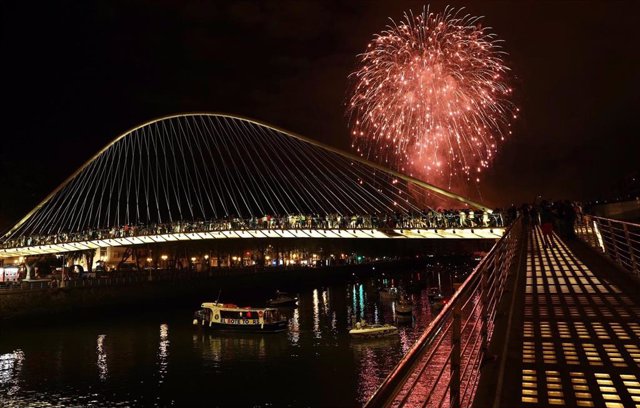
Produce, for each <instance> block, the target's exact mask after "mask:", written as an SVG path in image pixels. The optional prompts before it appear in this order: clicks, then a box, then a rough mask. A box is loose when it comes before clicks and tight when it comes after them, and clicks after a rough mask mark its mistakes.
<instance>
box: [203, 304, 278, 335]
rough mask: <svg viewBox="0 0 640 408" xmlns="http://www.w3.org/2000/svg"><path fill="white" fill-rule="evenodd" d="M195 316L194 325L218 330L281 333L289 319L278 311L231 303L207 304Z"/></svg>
mask: <svg viewBox="0 0 640 408" xmlns="http://www.w3.org/2000/svg"><path fill="white" fill-rule="evenodd" d="M200 307H201V309H200V310H198V311H196V312H195V313H194V315H193V324H194V325H196V326H201V327H208V328H211V329H216V330H227V331H245V332H246V331H248V332H251V331H254V332H281V331H285V330H287V318H286V317H284V316H283V315H282V313H281V312H280V311H278V309H274V308H269V307H266V308H253V307H238V306H237V305H234V304H231V303H218V302H205V303H203V304H202V305H201V306H200Z"/></svg>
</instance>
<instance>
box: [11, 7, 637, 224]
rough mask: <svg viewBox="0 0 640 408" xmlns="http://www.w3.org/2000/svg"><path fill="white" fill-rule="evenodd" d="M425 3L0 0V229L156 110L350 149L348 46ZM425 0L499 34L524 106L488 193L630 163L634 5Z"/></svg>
mask: <svg viewBox="0 0 640 408" xmlns="http://www.w3.org/2000/svg"><path fill="white" fill-rule="evenodd" d="M344 3H347V2H344ZM425 4H426V3H424V2H417V1H367V2H364V1H362V2H355V1H350V2H348V5H345V4H343V2H336V1H328V0H318V1H268V2H267V1H265V2H253V1H229V2H223V1H211V2H205V1H192V2H190V1H177V0H176V1H162V0H149V1H132V0H127V1H114V0H109V1H106V0H102V1H75V2H73V1H49V2H42V4H35V3H34V2H29V1H21V0H20V1H4V2H3V3H2V67H3V72H4V74H3V75H2V80H3V85H2V97H3V100H4V109H3V110H2V114H3V116H4V118H3V129H2V143H0V149H2V152H1V153H2V154H1V155H0V183H1V185H2V191H3V192H4V194H3V199H2V200H0V228H1V227H3V226H5V227H6V226H7V225H8V223H12V222H14V221H16V219H17V218H18V217H20V216H21V215H23V214H24V213H25V212H27V211H28V210H29V209H31V208H32V207H33V206H34V205H35V204H37V202H39V201H40V200H41V199H42V198H43V197H44V196H45V195H46V194H47V193H48V192H50V191H51V190H52V189H53V188H54V187H55V186H56V185H58V184H59V183H60V182H62V181H63V180H64V179H65V178H66V177H67V176H68V175H69V174H70V173H71V172H72V171H73V170H75V169H76V168H77V167H78V166H80V165H81V164H82V163H83V162H84V161H85V160H86V159H88V158H89V157H90V156H91V155H93V154H94V153H95V152H96V151H97V150H99V149H100V148H101V147H103V146H104V145H105V144H107V143H108V142H109V141H110V140H111V139H113V138H114V137H115V136H117V135H118V134H120V133H122V132H123V131H125V130H127V129H128V128H130V127H133V126H135V125H137V124H139V123H141V122H143V121H146V120H149V119H152V118H155V117H158V116H162V115H165V114H170V113H177V112H187V111H213V112H216V111H218V112H228V113H237V114H241V115H245V116H249V117H253V118H256V119H260V120H263V121H266V122H269V123H273V124H275V125H278V126H280V127H283V128H285V129H290V130H292V131H294V132H297V133H300V134H303V135H307V136H309V137H312V138H315V139H318V140H321V141H324V142H327V143H329V144H332V145H336V146H338V147H342V148H347V147H348V146H349V140H348V129H347V119H346V117H345V115H344V103H345V100H346V92H347V86H348V80H347V75H348V74H349V72H351V71H352V70H353V69H354V67H355V65H356V54H358V53H359V52H361V51H362V50H364V48H365V47H366V45H367V43H368V41H369V40H370V39H371V37H372V35H373V34H374V33H375V32H378V31H380V30H381V29H383V28H384V27H385V25H386V24H387V23H388V17H393V18H395V19H396V20H398V19H400V18H401V17H402V14H403V12H404V11H406V10H408V9H413V10H414V11H419V10H421V9H422V7H423V5H425ZM430 4H431V7H432V10H435V11H440V10H442V9H444V7H445V6H446V5H447V4H451V5H456V6H466V7H467V10H468V11H469V12H470V13H472V14H475V15H484V16H485V19H484V24H485V25H488V26H491V27H493V31H494V32H495V33H497V34H498V35H499V36H500V37H501V38H502V39H504V40H505V41H506V43H505V49H506V50H507V51H508V52H509V55H508V56H507V62H508V65H510V66H511V68H512V70H513V74H514V76H515V79H514V81H513V86H514V88H515V100H516V103H517V104H518V106H519V107H520V109H521V117H520V118H519V119H518V121H517V122H516V124H515V130H514V135H513V137H512V138H511V139H509V140H508V141H507V142H506V143H505V144H504V145H502V147H501V149H500V151H499V153H498V156H497V159H496V160H495V162H494V163H493V167H492V169H491V170H490V171H489V172H488V173H486V174H485V176H484V180H485V181H484V182H483V183H482V185H481V191H482V193H483V197H484V200H485V201H486V202H488V203H490V204H494V205H503V204H505V203H510V202H512V201H514V202H522V201H532V200H533V198H534V197H535V196H536V195H537V194H542V195H544V196H545V197H548V198H551V199H555V198H577V199H590V198H594V197H597V196H601V195H606V194H609V192H612V191H614V190H615V189H616V188H617V187H616V186H618V185H620V183H623V182H624V181H625V180H626V179H628V177H629V176H630V175H633V174H637V173H634V172H637V171H638V169H639V168H640V164H639V162H640V160H639V159H640V137H639V136H640V125H639V123H640V121H639V120H640V108H639V106H640V98H639V96H638V95H639V93H640V74H639V73H640V63H639V59H640V57H639V55H640V53H639V52H638V49H639V48H638V40H640V38H639V37H640V36H639V35H638V21H637V20H638V15H639V11H640V8H639V7H638V2H614V1H606V2H605V1H603V2H577V1H572V2H560V1H553V2H542V1H513V2H506V1H468V2H467V3H463V2H457V1H448V2H446V3H445V2H431V3H430Z"/></svg>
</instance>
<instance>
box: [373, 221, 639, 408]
mask: <svg viewBox="0 0 640 408" xmlns="http://www.w3.org/2000/svg"><path fill="white" fill-rule="evenodd" d="M577 230H578V231H579V232H581V235H583V234H582V233H584V234H587V233H591V232H595V234H594V235H593V238H594V239H590V237H589V236H582V238H583V239H584V241H586V242H587V243H590V244H592V245H594V246H595V247H596V249H597V250H598V251H600V252H602V253H603V254H604V255H605V256H609V257H610V258H611V260H613V261H616V262H617V263H618V264H619V266H621V268H620V269H618V268H617V267H616V266H614V265H613V264H612V263H610V262H608V261H607V260H606V259H605V258H604V257H602V256H600V255H597V254H596V253H594V252H593V251H592V248H589V247H588V246H587V245H584V244H581V243H579V242H577V243H573V244H571V245H567V244H566V243H565V242H563V241H562V240H561V239H560V238H559V237H558V236H554V237H553V241H554V243H555V246H552V247H550V248H545V247H544V245H543V240H542V234H541V231H540V229H539V227H534V228H531V227H528V226H526V225H522V223H521V220H518V221H517V222H516V223H515V224H514V225H513V226H512V227H511V228H510V229H509V230H507V231H506V232H505V235H504V236H503V238H502V239H501V240H500V241H499V242H498V243H497V244H496V245H495V246H494V248H493V249H492V250H491V251H490V253H489V254H488V255H487V256H486V257H485V258H484V259H483V260H482V262H481V263H480V264H479V265H478V266H477V268H476V269H475V270H474V271H473V273H472V274H471V275H469V277H468V278H467V280H466V281H465V282H464V283H463V285H462V286H461V287H460V289H459V290H458V291H457V292H456V293H455V294H454V296H453V297H452V298H451V299H450V301H449V302H448V303H447V305H446V306H445V307H444V309H443V310H442V312H440V314H439V315H438V316H437V317H436V318H435V319H434V321H433V322H432V323H431V324H430V326H429V327H428V328H427V330H426V331H425V333H424V334H423V335H422V336H421V338H420V339H419V340H418V341H417V342H416V344H414V346H413V347H412V348H411V349H410V350H409V351H408V352H407V354H406V355H405V357H404V358H403V360H402V361H401V362H400V364H399V365H398V366H397V367H396V368H395V369H394V370H393V371H392V372H391V373H390V375H389V376H388V377H387V379H386V380H385V381H384V382H383V384H382V385H381V386H380V387H379V388H378V390H377V391H376V392H375V393H374V395H373V396H372V397H371V399H370V400H369V402H368V404H367V407H380V406H385V407H454V408H457V407H477V408H487V407H493V408H498V407H508V408H511V407H520V408H542V407H605V408H630V407H636V408H640V284H639V283H638V282H639V281H638V280H637V279H636V278H638V277H639V276H640V269H639V268H640V263H638V260H640V256H639V255H640V245H639V244H640V239H638V238H640V225H637V224H629V223H623V222H618V221H613V220H606V219H599V220H596V222H595V223H594V224H593V226H592V225H591V221H588V222H586V223H585V226H584V227H579V228H577ZM587 235H588V234H587ZM629 259H630V260H631V261H632V262H631V263H629V262H628V260H629ZM632 268H633V269H632ZM493 356H495V357H496V358H492V357H493Z"/></svg>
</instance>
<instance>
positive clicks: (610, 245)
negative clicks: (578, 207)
mask: <svg viewBox="0 0 640 408" xmlns="http://www.w3.org/2000/svg"><path fill="white" fill-rule="evenodd" d="M575 230H576V234H577V235H578V236H579V237H580V238H581V239H582V240H583V241H585V242H586V243H588V244H589V245H591V246H593V247H594V248H597V249H598V250H600V251H602V252H603V253H604V254H605V255H606V256H607V257H609V258H610V259H611V260H612V261H613V262H615V263H616V264H618V265H619V266H621V267H622V268H623V269H625V270H626V271H628V272H629V273H631V274H633V275H635V276H636V277H640V224H635V223H632V222H625V221H618V220H613V219H611V218H603V217H596V216H589V215H585V216H584V217H583V219H582V222H579V223H576V228H575Z"/></svg>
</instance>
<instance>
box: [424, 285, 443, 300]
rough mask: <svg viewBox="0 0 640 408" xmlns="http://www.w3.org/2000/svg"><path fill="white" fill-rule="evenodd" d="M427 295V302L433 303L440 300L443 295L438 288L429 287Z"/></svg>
mask: <svg viewBox="0 0 640 408" xmlns="http://www.w3.org/2000/svg"><path fill="white" fill-rule="evenodd" d="M427 297H428V298H429V302H431V303H433V302H437V301H439V300H442V299H443V297H444V296H442V292H441V291H440V288H429V291H428V292H427Z"/></svg>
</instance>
